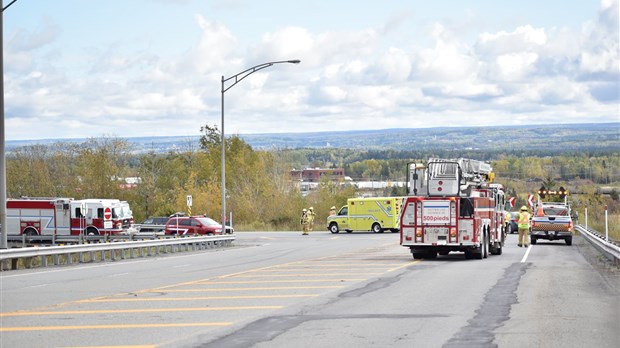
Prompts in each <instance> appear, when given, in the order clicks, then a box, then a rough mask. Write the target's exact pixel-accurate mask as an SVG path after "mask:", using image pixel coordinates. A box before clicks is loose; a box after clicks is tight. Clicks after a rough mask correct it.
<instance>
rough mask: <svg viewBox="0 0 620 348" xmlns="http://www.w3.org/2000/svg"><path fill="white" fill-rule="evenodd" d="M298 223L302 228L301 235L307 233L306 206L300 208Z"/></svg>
mask: <svg viewBox="0 0 620 348" xmlns="http://www.w3.org/2000/svg"><path fill="white" fill-rule="evenodd" d="M299 223H300V224H301V228H302V230H303V232H302V235H307V234H308V224H309V220H308V211H307V210H306V208H304V209H302V210H301V219H300V220H299Z"/></svg>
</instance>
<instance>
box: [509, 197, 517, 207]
mask: <svg viewBox="0 0 620 348" xmlns="http://www.w3.org/2000/svg"><path fill="white" fill-rule="evenodd" d="M516 200H517V199H516V198H515V197H510V198H508V204H510V206H511V207H514V206H515V202H516Z"/></svg>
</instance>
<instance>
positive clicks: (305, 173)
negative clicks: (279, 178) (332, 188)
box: [291, 168, 345, 183]
mask: <svg viewBox="0 0 620 348" xmlns="http://www.w3.org/2000/svg"><path fill="white" fill-rule="evenodd" d="M325 177H327V178H328V179H329V180H330V181H344V179H345V177H344V169H343V168H334V169H323V168H306V169H302V170H296V169H293V170H292V171H291V178H292V179H293V180H296V181H301V182H311V183H315V182H320V181H321V179H323V178H325Z"/></svg>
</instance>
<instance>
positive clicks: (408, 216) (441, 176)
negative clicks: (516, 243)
mask: <svg viewBox="0 0 620 348" xmlns="http://www.w3.org/2000/svg"><path fill="white" fill-rule="evenodd" d="M408 167H409V174H408V179H407V187H408V190H409V195H410V196H408V197H406V198H405V201H404V204H403V208H402V214H401V217H400V244H401V245H402V246H404V247H408V248H409V249H410V250H411V253H412V255H413V257H414V258H415V259H421V258H436V257H437V254H439V255H447V254H449V253H450V252H453V251H455V252H463V253H464V254H465V258H467V259H472V258H476V259H483V258H486V257H487V256H488V254H489V253H491V254H494V255H501V253H502V248H503V245H504V238H505V234H504V230H503V229H504V216H503V215H504V211H503V207H504V192H503V187H502V186H501V185H499V184H491V183H490V181H492V180H493V173H492V168H491V166H490V165H489V164H488V163H486V162H482V161H476V160H470V159H464V158H459V159H451V160H446V159H436V158H431V159H429V161H428V163H427V164H420V163H410V164H409V165H408Z"/></svg>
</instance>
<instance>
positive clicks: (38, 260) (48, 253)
mask: <svg viewBox="0 0 620 348" xmlns="http://www.w3.org/2000/svg"><path fill="white" fill-rule="evenodd" d="M234 240H235V236H234V235H221V236H197V237H194V236H191V237H182V238H168V239H156V240H140V241H119V242H107V243H95V244H77V245H59V246H45V247H26V248H13V249H5V250H0V270H3V271H4V270H11V269H18V268H19V266H20V261H22V263H23V267H24V268H32V267H36V266H41V267H46V266H47V265H48V264H49V263H50V262H52V263H53V264H54V265H60V264H73V263H83V262H104V261H108V260H110V261H115V260H117V259H126V258H130V259H131V258H135V257H144V256H154V255H160V254H168V253H175V252H182V251H196V250H204V249H212V248H221V247H228V246H231V245H232V243H233V241H234ZM50 259H51V260H50Z"/></svg>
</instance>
